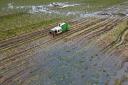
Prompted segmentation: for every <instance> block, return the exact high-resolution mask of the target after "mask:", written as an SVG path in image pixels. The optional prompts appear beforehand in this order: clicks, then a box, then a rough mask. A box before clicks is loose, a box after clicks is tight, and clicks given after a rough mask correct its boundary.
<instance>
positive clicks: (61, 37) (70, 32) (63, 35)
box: [0, 19, 102, 62]
mask: <svg viewBox="0 0 128 85" xmlns="http://www.w3.org/2000/svg"><path fill="white" fill-rule="evenodd" d="M100 21H102V20H101V19H98V20H94V21H92V22H88V21H87V22H88V23H86V24H85V26H87V27H88V26H90V25H93V24H95V23H94V22H100ZM84 23H85V22H84ZM81 24H83V23H81ZM81 24H79V25H77V26H78V27H76V26H73V28H72V29H73V30H71V31H69V32H67V33H63V34H61V35H59V36H56V37H55V38H53V39H50V38H49V39H48V40H47V41H44V42H43V43H42V44H39V45H37V46H33V47H30V48H28V49H25V50H24V51H23V52H26V51H27V50H31V49H32V48H35V47H38V46H40V45H43V44H45V43H48V42H52V41H55V40H56V39H57V40H58V39H59V40H60V39H63V37H65V36H69V35H70V34H72V33H74V32H76V31H79V30H82V29H79V30H77V29H78V28H81V27H83V26H84V25H81ZM65 34H66V35H65ZM48 37H49V36H48ZM23 52H18V53H16V54H14V55H11V56H10V57H12V56H15V55H17V54H20V53H23ZM7 58H9V57H6V58H3V59H1V60H0V61H1V62H3V61H4V60H6V59H7Z"/></svg>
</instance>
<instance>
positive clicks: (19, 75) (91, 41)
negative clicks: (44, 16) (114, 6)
mask: <svg viewBox="0 0 128 85" xmlns="http://www.w3.org/2000/svg"><path fill="white" fill-rule="evenodd" d="M46 30H47V29H46ZM46 32H47V31H46ZM8 48H9V49H8ZM0 84H1V85H128V16H106V17H100V18H99V17H95V18H94V17H90V18H88V19H87V18H85V19H78V20H76V21H74V23H71V30H70V31H68V32H65V33H62V34H60V35H57V36H55V37H52V36H51V35H48V34H47V33H46V35H44V36H42V37H41V38H40V39H37V40H34V41H31V42H27V43H24V44H18V42H17V43H16V42H13V43H11V44H8V47H6V46H5V47H3V50H0Z"/></svg>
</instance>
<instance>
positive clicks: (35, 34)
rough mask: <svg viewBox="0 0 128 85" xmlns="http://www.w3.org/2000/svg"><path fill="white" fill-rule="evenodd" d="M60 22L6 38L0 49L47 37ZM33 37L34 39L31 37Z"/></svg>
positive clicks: (0, 44) (70, 21) (72, 21)
mask: <svg viewBox="0 0 128 85" xmlns="http://www.w3.org/2000/svg"><path fill="white" fill-rule="evenodd" d="M81 20H82V22H83V23H84V22H85V21H86V20H88V19H81ZM64 22H68V23H69V24H73V25H74V24H78V25H79V24H82V23H79V22H78V21H74V20H67V21H64ZM57 24H58V22H57V23H55V24H51V25H50V26H49V27H47V29H45V28H44V29H42V30H39V31H36V32H33V33H29V34H26V35H21V36H19V37H16V38H12V39H9V40H5V41H2V42H0V50H8V49H10V48H15V47H18V46H19V45H22V44H24V43H25V42H30V41H33V40H34V39H33V38H37V39H38V38H42V37H46V36H48V35H49V34H48V32H49V29H51V28H53V27H55V26H56V25H57ZM31 38H32V39H31Z"/></svg>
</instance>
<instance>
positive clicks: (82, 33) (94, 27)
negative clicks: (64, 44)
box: [67, 19, 112, 38]
mask: <svg viewBox="0 0 128 85" xmlns="http://www.w3.org/2000/svg"><path fill="white" fill-rule="evenodd" d="M111 22H112V20H111V19H106V20H105V21H103V22H99V23H97V24H95V25H94V26H91V27H88V28H86V29H83V30H81V31H78V32H76V33H75V34H72V35H71V36H69V37H67V38H72V37H75V36H81V35H86V34H88V33H90V32H94V31H95V30H97V29H100V27H102V26H106V25H107V24H108V23H111Z"/></svg>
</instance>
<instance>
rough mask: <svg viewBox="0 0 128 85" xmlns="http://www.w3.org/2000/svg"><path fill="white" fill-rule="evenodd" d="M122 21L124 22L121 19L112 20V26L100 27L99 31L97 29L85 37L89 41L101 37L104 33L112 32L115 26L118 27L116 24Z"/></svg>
mask: <svg viewBox="0 0 128 85" xmlns="http://www.w3.org/2000/svg"><path fill="white" fill-rule="evenodd" d="M123 20H124V18H122V19H115V20H113V22H111V23H112V24H107V25H105V26H104V27H102V28H101V29H98V30H96V31H92V32H91V33H90V34H89V35H87V36H86V37H88V38H89V39H91V38H94V37H98V36H100V35H103V34H105V33H106V32H108V31H110V30H112V29H113V28H114V27H115V26H117V25H118V23H120V22H122V21H123Z"/></svg>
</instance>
